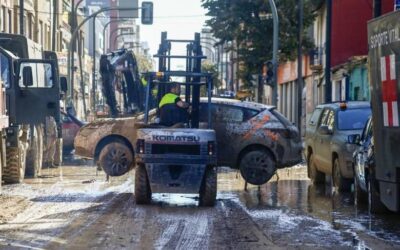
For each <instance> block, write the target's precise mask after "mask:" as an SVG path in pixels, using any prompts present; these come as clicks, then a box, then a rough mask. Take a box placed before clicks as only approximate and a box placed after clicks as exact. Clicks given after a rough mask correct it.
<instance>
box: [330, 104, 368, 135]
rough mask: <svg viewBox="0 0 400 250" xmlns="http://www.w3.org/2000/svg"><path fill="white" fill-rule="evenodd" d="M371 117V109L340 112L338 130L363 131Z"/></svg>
mask: <svg viewBox="0 0 400 250" xmlns="http://www.w3.org/2000/svg"><path fill="white" fill-rule="evenodd" d="M370 115H371V109H369V108H362V109H346V110H340V111H339V122H338V129H339V130H353V129H363V128H364V126H365V123H366V122H367V120H368V117H369V116H370Z"/></svg>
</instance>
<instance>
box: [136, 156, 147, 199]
mask: <svg viewBox="0 0 400 250" xmlns="http://www.w3.org/2000/svg"><path fill="white" fill-rule="evenodd" d="M135 201H136V204H149V203H150V202H151V188H150V183H149V178H148V176H147V171H146V167H145V165H143V164H139V165H137V167H136V170H135Z"/></svg>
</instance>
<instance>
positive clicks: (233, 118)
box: [200, 103, 258, 122]
mask: <svg viewBox="0 0 400 250" xmlns="http://www.w3.org/2000/svg"><path fill="white" fill-rule="evenodd" d="M257 114H258V111H257V110H252V109H242V108H240V107H234V106H229V105H223V104H215V103H213V104H211V119H212V121H214V122H243V121H246V120H248V119H250V118H251V117H253V116H255V115H257ZM207 121H208V104H207V103H202V104H201V105H200V122H207Z"/></svg>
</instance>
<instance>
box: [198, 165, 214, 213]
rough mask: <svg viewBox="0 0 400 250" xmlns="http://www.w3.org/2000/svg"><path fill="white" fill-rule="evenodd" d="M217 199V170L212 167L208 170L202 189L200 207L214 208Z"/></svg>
mask: <svg viewBox="0 0 400 250" xmlns="http://www.w3.org/2000/svg"><path fill="white" fill-rule="evenodd" d="M216 198H217V168H216V167H214V166H210V167H207V168H206V171H205V173H204V178H203V181H202V184H201V187H200V199H199V205H200V206H202V207H212V206H214V205H215V200H216Z"/></svg>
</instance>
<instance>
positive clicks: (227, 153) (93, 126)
mask: <svg viewBox="0 0 400 250" xmlns="http://www.w3.org/2000/svg"><path fill="white" fill-rule="evenodd" d="M206 103H207V102H206V100H204V99H203V100H201V105H200V122H201V124H200V126H201V127H207V123H206V121H207V115H206V114H207V108H208V105H207V104H206ZM211 108H212V110H211V114H212V128H213V129H215V131H216V133H217V145H218V153H217V154H218V165H220V166H229V167H231V168H237V169H240V172H241V174H242V176H243V178H244V179H245V180H247V181H248V182H249V183H251V184H255V185H260V184H263V183H265V182H267V181H268V180H269V179H270V178H271V177H272V176H273V175H274V174H275V171H276V169H277V168H284V167H290V166H293V165H295V164H297V163H299V162H301V160H302V158H301V152H302V143H301V140H300V136H299V133H298V130H297V128H296V127H295V126H293V125H292V124H291V123H290V122H289V121H288V120H287V119H286V118H285V117H284V116H283V115H282V114H280V113H279V112H278V111H277V110H276V109H275V108H274V107H272V106H266V105H263V104H258V103H252V102H241V101H238V100H230V99H222V98H213V99H212V104H211ZM154 118H155V112H153V113H152V115H150V119H154ZM142 120H143V115H140V116H136V117H131V118H117V119H104V120H99V121H96V122H92V123H89V124H87V125H85V126H83V127H82V128H81V129H80V131H79V133H78V135H77V136H76V138H75V154H76V155H77V156H81V157H84V158H90V159H94V160H95V161H96V162H97V163H98V165H99V166H100V167H101V168H103V169H104V170H105V172H106V173H107V174H109V175H111V176H116V175H122V174H125V173H126V172H127V171H129V170H130V169H131V168H132V167H133V166H134V162H133V159H134V152H135V151H134V148H135V142H136V138H135V136H136V135H135V134H136V133H135V130H136V129H137V127H136V126H135V124H136V123H138V122H140V121H142Z"/></svg>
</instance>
